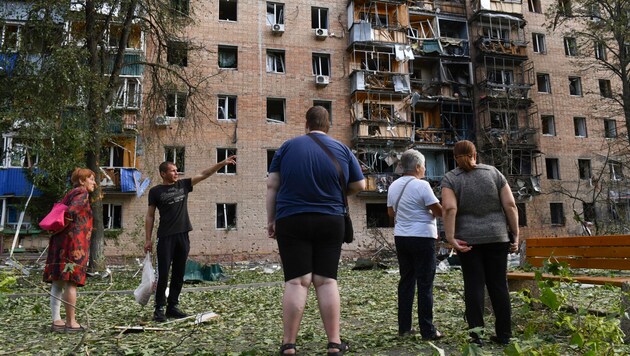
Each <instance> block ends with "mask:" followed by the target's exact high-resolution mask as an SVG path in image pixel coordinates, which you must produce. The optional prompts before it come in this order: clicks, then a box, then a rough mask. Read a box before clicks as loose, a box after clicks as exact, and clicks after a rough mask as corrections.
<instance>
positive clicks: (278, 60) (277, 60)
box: [267, 49, 284, 73]
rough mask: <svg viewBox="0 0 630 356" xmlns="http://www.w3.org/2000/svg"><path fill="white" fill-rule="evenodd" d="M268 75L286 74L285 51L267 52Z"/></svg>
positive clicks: (269, 50)
mask: <svg viewBox="0 0 630 356" xmlns="http://www.w3.org/2000/svg"><path fill="white" fill-rule="evenodd" d="M267 73H284V51H279V50H271V49H268V50H267Z"/></svg>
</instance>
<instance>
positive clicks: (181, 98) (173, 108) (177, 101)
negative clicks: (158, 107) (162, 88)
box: [166, 93, 188, 119]
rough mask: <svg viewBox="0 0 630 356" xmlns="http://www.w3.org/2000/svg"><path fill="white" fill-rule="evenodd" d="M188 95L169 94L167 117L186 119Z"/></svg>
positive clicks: (167, 97)
mask: <svg viewBox="0 0 630 356" xmlns="http://www.w3.org/2000/svg"><path fill="white" fill-rule="evenodd" d="M186 100H188V95H187V94H186V93H169V94H167V95H166V117H171V118H180V119H183V118H185V117H186Z"/></svg>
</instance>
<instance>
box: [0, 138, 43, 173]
mask: <svg viewBox="0 0 630 356" xmlns="http://www.w3.org/2000/svg"><path fill="white" fill-rule="evenodd" d="M0 158H1V159H2V160H0V166H4V167H23V168H29V167H33V166H35V165H37V162H38V159H39V157H38V156H37V155H35V154H33V152H32V151H31V148H30V147H29V145H28V144H27V142H26V141H24V140H22V139H19V138H15V137H13V136H4V139H3V145H2V156H1V157H0Z"/></svg>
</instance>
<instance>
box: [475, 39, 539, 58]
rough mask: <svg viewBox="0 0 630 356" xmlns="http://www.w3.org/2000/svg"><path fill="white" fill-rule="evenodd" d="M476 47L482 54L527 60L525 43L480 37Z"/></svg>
mask: <svg viewBox="0 0 630 356" xmlns="http://www.w3.org/2000/svg"><path fill="white" fill-rule="evenodd" d="M476 46H477V48H479V50H481V51H482V52H484V53H489V54H496V55H509V56H517V57H522V58H524V59H525V58H527V42H524V41H511V40H504V39H495V38H487V37H480V38H479V39H478V40H477V41H476Z"/></svg>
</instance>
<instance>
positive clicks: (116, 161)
mask: <svg viewBox="0 0 630 356" xmlns="http://www.w3.org/2000/svg"><path fill="white" fill-rule="evenodd" d="M124 156H125V149H124V148H123V147H122V146H118V145H113V146H108V147H103V149H102V150H101V167H110V168H113V167H124V163H123V162H124Z"/></svg>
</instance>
